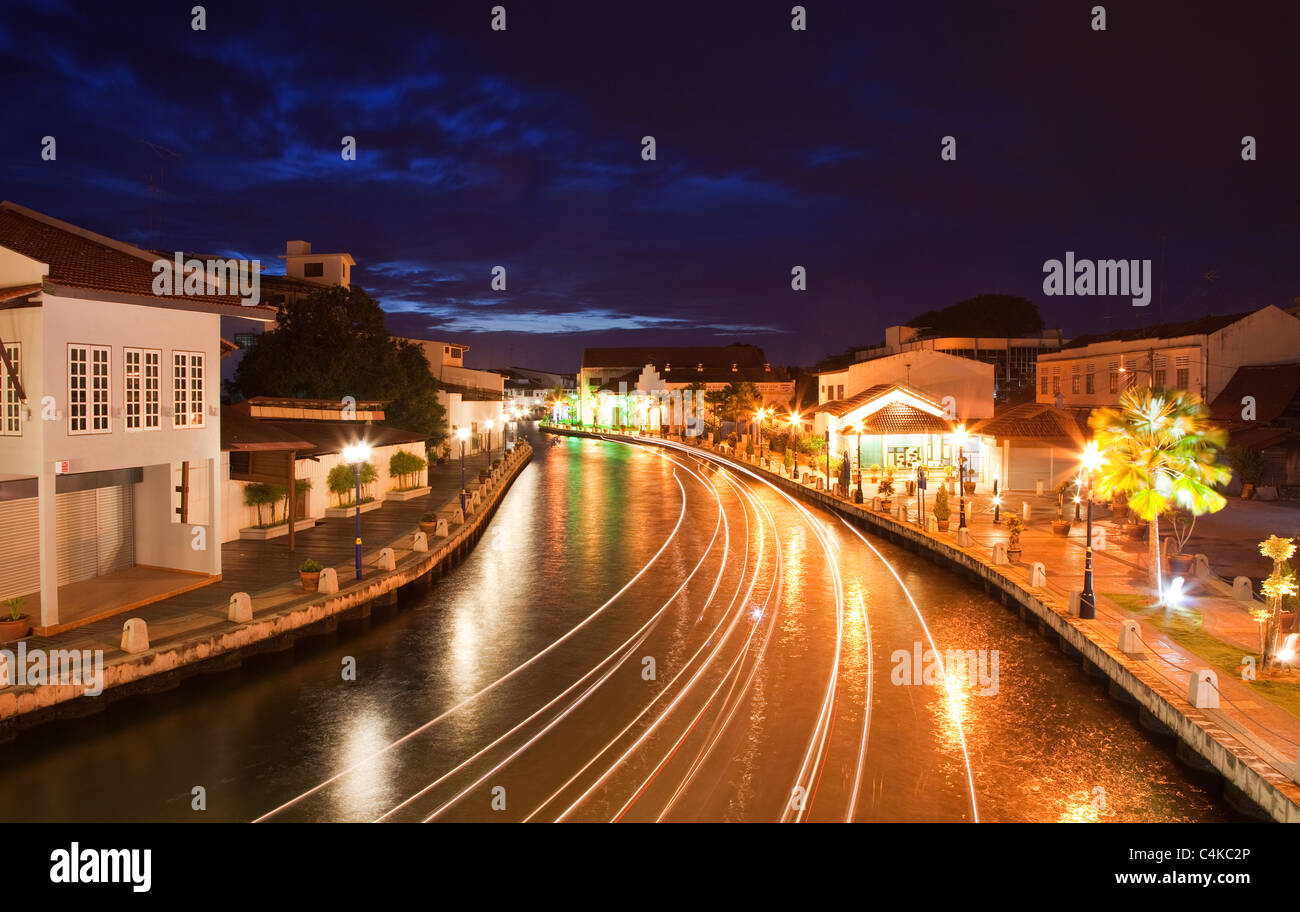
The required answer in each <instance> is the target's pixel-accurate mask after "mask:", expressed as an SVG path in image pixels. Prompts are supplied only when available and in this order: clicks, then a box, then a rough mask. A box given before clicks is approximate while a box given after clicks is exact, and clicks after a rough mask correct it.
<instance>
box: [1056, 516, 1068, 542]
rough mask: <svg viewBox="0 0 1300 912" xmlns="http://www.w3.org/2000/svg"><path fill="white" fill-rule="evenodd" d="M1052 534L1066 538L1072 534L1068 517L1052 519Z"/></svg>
mask: <svg viewBox="0 0 1300 912" xmlns="http://www.w3.org/2000/svg"><path fill="white" fill-rule="evenodd" d="M1052 534H1053V535H1059V536H1061V537H1062V538H1065V537H1066V536H1068V535H1069V534H1070V521H1069V520H1068V519H1054V520H1052Z"/></svg>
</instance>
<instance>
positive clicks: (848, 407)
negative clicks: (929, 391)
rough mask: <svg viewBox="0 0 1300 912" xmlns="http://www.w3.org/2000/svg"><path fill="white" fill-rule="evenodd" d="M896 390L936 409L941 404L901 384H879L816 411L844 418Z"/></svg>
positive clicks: (824, 403)
mask: <svg viewBox="0 0 1300 912" xmlns="http://www.w3.org/2000/svg"><path fill="white" fill-rule="evenodd" d="M894 390H898V391H899V392H902V393H906V394H907V395H909V396H911V397H912V398H914V399H919V400H921V401H922V402H925V403H928V404H930V405H932V406H934V407H935V408H936V409H937V408H939V403H937V402H935V401H934V400H933V399H931V398H930V397H929V396H927V395H925V394H924V393H918V392H917V391H916V390H914V389H912V388H911V387H910V386H904V385H903V384H901V383H877V384H876V385H875V386H869V387H867V388H866V389H864V390H863V391H862V392H860V393H854V394H853V395H852V396H845V397H844V398H843V399H832V400H830V401H829V402H823V403H822V404H821V405H819V406H817V408H816V409H814V411H817V412H825V413H826V414H828V415H834V416H835V417H836V418H843V417H844V416H845V415H847V414H849V412H853V411H856V410H857V409H859V408H861V407H862V406H864V405H866V404H867V403H868V402H871V401H872V400H873V399H879V398H880V397H881V396H884V395H886V394H887V393H890V392H892V391H894ZM945 433H946V430H945Z"/></svg>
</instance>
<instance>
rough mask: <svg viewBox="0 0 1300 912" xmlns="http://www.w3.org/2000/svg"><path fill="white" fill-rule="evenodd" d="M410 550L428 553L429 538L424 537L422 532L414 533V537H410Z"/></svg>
mask: <svg viewBox="0 0 1300 912" xmlns="http://www.w3.org/2000/svg"><path fill="white" fill-rule="evenodd" d="M411 550H412V551H428V550H429V536H427V535H425V534H424V533H423V532H416V533H415V534H414V535H412V536H411Z"/></svg>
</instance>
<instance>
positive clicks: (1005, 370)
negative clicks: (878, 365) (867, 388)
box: [854, 326, 1063, 402]
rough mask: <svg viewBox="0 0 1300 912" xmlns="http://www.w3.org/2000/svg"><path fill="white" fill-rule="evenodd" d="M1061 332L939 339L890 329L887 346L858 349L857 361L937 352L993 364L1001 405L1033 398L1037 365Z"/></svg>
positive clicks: (914, 330) (1056, 345)
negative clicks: (1031, 395)
mask: <svg viewBox="0 0 1300 912" xmlns="http://www.w3.org/2000/svg"><path fill="white" fill-rule="evenodd" d="M1062 341H1063V340H1062V337H1061V333H1060V330H1047V331H1044V332H1041V333H1038V334H1036V335H1031V336H1014V337H1010V338H1007V337H997V336H936V335H932V334H930V333H929V332H928V331H927V330H925V329H923V328H917V327H913V326H890V327H888V328H886V329H885V344H884V345H878V346H875V347H873V348H864V349H859V350H858V351H857V352H855V353H854V358H855V360H857V361H873V360H875V359H877V358H886V357H889V356H891V355H899V354H908V353H911V352H922V351H934V352H943V353H944V354H948V355H954V356H956V357H958V358H969V359H970V360H972V361H982V362H983V363H985V364H991V365H993V395H994V398H995V399H996V401H998V402H1007V401H1015V400H1017V399H1019V398H1026V397H1029V396H1030V392H1031V391H1032V390H1033V389H1034V375H1035V364H1036V362H1037V360H1038V356H1039V355H1040V354H1042V353H1043V352H1050V351H1056V350H1058V349H1060V348H1061V345H1062Z"/></svg>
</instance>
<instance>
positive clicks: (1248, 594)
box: [1232, 576, 1255, 602]
mask: <svg viewBox="0 0 1300 912" xmlns="http://www.w3.org/2000/svg"><path fill="white" fill-rule="evenodd" d="M1232 597H1233V598H1235V599H1236V600H1237V601H1239V602H1253V601H1254V600H1255V586H1254V584H1253V583H1251V581H1250V577H1249V576H1239V577H1237V578H1236V579H1234V580H1233V581H1232Z"/></svg>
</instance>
